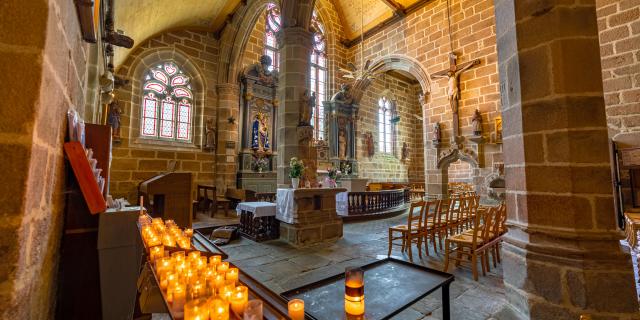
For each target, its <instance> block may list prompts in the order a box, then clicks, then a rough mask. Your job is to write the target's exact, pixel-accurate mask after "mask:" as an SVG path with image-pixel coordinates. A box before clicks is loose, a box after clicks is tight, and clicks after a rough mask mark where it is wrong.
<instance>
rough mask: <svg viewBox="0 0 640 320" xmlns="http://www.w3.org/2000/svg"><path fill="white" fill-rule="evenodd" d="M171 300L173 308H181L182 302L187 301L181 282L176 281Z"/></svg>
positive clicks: (185, 291)
mask: <svg viewBox="0 0 640 320" xmlns="http://www.w3.org/2000/svg"><path fill="white" fill-rule="evenodd" d="M172 294H173V298H172V300H173V302H172V304H171V306H172V307H173V309H174V310H182V308H183V307H184V303H185V302H186V301H187V290H186V288H185V286H184V285H183V284H180V283H177V284H176V285H175V287H174V288H173V292H172Z"/></svg>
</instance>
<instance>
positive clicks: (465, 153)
mask: <svg viewBox="0 0 640 320" xmlns="http://www.w3.org/2000/svg"><path fill="white" fill-rule="evenodd" d="M458 160H460V161H463V162H466V163H468V164H469V165H470V166H471V180H472V183H473V185H474V186H475V188H476V190H475V191H476V192H477V193H480V187H481V186H480V183H479V181H482V180H483V177H482V176H481V175H480V164H479V163H478V160H477V157H476V156H475V154H474V153H473V151H471V150H468V149H462V150H461V149H457V148H453V149H450V150H449V151H448V152H447V153H446V154H443V155H442V157H441V158H440V159H438V163H437V168H438V169H439V174H440V179H439V180H440V183H441V190H443V191H446V192H444V193H442V195H443V196H444V195H446V194H447V193H448V184H449V166H450V165H451V164H453V163H454V162H456V161H458Z"/></svg>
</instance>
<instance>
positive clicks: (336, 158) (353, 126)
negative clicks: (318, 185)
mask: <svg viewBox="0 0 640 320" xmlns="http://www.w3.org/2000/svg"><path fill="white" fill-rule="evenodd" d="M323 105H324V112H325V119H327V124H326V128H327V135H326V137H327V144H328V147H329V153H328V158H329V162H330V163H331V164H332V165H333V167H335V168H338V169H340V170H341V171H343V169H344V168H345V166H349V167H350V175H351V176H357V175H358V161H357V159H356V150H357V139H356V132H357V119H358V105H356V104H344V103H341V102H339V101H324V102H323ZM341 143H344V144H345V145H344V147H343V149H342V150H341V147H340V145H341ZM341 151H343V152H342V154H341Z"/></svg>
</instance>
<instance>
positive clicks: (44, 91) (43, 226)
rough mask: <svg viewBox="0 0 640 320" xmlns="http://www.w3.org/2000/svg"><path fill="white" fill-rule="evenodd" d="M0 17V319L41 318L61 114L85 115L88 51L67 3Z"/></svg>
mask: <svg viewBox="0 0 640 320" xmlns="http://www.w3.org/2000/svg"><path fill="white" fill-rule="evenodd" d="M0 11H1V12H3V13H5V14H4V15H3V18H2V19H0V29H1V30H2V31H3V32H2V34H0V64H1V65H2V66H3V72H2V73H0V87H2V88H3V89H4V99H3V101H4V104H2V105H1V106H0V154H2V155H3V161H2V162H0V171H1V172H3V173H5V174H4V175H2V177H1V178H0V186H1V187H0V207H2V210H3V214H2V215H1V217H0V225H1V226H2V227H0V229H1V230H0V256H1V257H2V266H1V267H0V318H2V319H48V318H51V317H52V315H53V314H54V312H55V292H56V277H57V265H58V252H59V246H60V239H61V230H62V221H63V210H64V201H63V188H64V185H65V181H64V180H65V179H64V158H63V151H62V150H63V149H62V144H63V141H64V135H65V130H66V112H67V110H68V109H76V110H78V111H79V112H80V113H81V114H84V115H85V117H89V118H90V117H91V115H90V114H86V113H85V112H84V109H85V106H84V100H85V98H84V94H85V90H84V86H85V83H86V81H87V79H86V77H85V74H86V63H87V62H86V52H87V48H88V45H87V44H86V43H85V42H83V41H82V39H81V36H80V31H79V25H78V18H77V16H76V9H75V7H74V5H73V1H62V0H50V1H46V0H34V1H28V2H24V1H19V0H6V1H3V2H2V3H1V4H0ZM9 13H10V14H9ZM87 108H91V107H87Z"/></svg>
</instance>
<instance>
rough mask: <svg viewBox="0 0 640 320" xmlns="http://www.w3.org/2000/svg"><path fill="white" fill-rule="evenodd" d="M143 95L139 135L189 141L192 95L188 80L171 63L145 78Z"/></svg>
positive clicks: (151, 71) (165, 64)
mask: <svg viewBox="0 0 640 320" xmlns="http://www.w3.org/2000/svg"><path fill="white" fill-rule="evenodd" d="M142 91H143V95H144V99H143V102H142V112H141V116H140V119H141V122H140V133H141V135H142V136H144V137H150V138H158V139H163V140H175V141H182V142H189V141H191V135H192V133H191V118H192V115H193V112H192V105H193V104H192V99H193V93H192V91H191V84H190V83H189V77H188V76H187V75H185V74H184V73H183V72H182V70H180V69H179V68H178V67H177V66H176V65H175V64H173V63H172V62H167V63H164V64H159V65H157V66H155V67H153V68H151V69H150V70H149V71H148V72H147V73H146V74H145V77H144V85H143V86H142Z"/></svg>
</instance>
